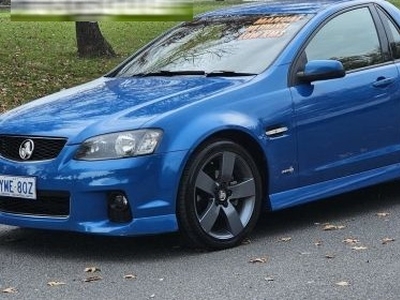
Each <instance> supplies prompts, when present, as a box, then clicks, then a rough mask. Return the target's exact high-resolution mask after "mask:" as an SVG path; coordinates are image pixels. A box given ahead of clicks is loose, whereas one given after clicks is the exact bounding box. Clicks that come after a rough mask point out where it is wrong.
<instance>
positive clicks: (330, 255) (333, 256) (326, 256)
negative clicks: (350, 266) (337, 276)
mask: <svg viewBox="0 0 400 300" xmlns="http://www.w3.org/2000/svg"><path fill="white" fill-rule="evenodd" d="M335 257H336V255H334V254H327V255H325V258H328V259H332V258H335Z"/></svg>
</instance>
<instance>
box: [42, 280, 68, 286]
mask: <svg viewBox="0 0 400 300" xmlns="http://www.w3.org/2000/svg"><path fill="white" fill-rule="evenodd" d="M65 284H66V283H65V282H61V281H50V282H48V283H47V285H48V286H59V285H65Z"/></svg>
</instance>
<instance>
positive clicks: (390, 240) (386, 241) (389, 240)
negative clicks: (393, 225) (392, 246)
mask: <svg viewBox="0 0 400 300" xmlns="http://www.w3.org/2000/svg"><path fill="white" fill-rule="evenodd" d="M394 241H395V239H392V238H389V237H386V238H384V239H382V244H383V245H386V244H387V243H390V242H394Z"/></svg>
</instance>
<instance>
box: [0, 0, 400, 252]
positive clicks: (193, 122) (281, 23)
mask: <svg viewBox="0 0 400 300" xmlns="http://www.w3.org/2000/svg"><path fill="white" fill-rule="evenodd" d="M399 25H400V12H399V10H398V9H397V8H395V7H394V6H393V5H391V4H390V3H389V2H387V1H381V0H349V1H342V0H329V1H328V0H321V1H311V0H304V1H292V0H287V1H275V2H274V1H267V2H264V3H256V2H252V3H250V4H245V5H239V6H234V7H230V8H224V9H221V10H217V11H213V12H209V13H205V14H203V15H200V16H198V17H196V18H194V20H193V21H190V22H186V23H182V24H180V25H178V26H176V27H174V28H173V29H171V30H169V31H168V32H166V33H165V34H163V35H162V36H160V37H159V38H157V39H155V40H154V41H153V42H151V43H150V44H148V45H146V46H145V47H143V48H142V49H140V50H139V51H138V52H137V53H135V54H134V55H133V56H131V57H129V58H128V59H127V60H126V61H124V62H123V63H122V64H121V65H119V66H118V67H116V68H115V69H114V70H112V71H111V72H110V73H108V74H107V75H105V76H103V77H101V78H99V79H96V80H94V81H91V82H89V83H86V84H83V85H80V86H78V87H75V88H71V89H67V90H64V91H61V92H58V93H55V94H52V95H50V96H46V97H44V98H41V99H38V100H36V101H32V102H30V103H28V104H25V105H22V106H20V107H18V108H15V109H13V110H11V111H9V112H7V113H4V114H3V115H1V116H0V155H1V157H0V223H2V224H8V225H14V226H21V227H32V228H42V229H53V230H69V231H77V232H84V233H93V234H103V235H115V236H136V235H144V234H159V233H165V232H175V231H178V230H179V231H180V232H181V234H182V236H183V237H185V238H186V240H187V242H188V244H190V245H192V246H195V247H203V248H207V249H223V248H228V247H232V246H235V245H238V244H239V243H241V241H243V239H244V238H245V237H246V236H247V235H248V234H249V232H250V231H251V230H252V229H253V227H254V226H255V224H256V221H257V219H258V218H259V215H260V212H262V211H263V210H279V209H283V208H287V207H291V206H295V205H299V204H303V203H307V202H310V201H314V200H317V199H321V198H325V197H329V196H332V195H337V194H339V193H343V192H347V191H351V190H354V189H358V188H362V187H365V186H368V185H373V184H377V183H381V182H384V181H388V180H394V179H397V178H400V163H399V162H400V125H399V124H400V123H399V120H400V78H399V72H400V61H399V59H400V30H399V28H400V26H399Z"/></svg>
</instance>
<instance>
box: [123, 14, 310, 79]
mask: <svg viewBox="0 0 400 300" xmlns="http://www.w3.org/2000/svg"><path fill="white" fill-rule="evenodd" d="M309 18H310V16H309V15H262V16H260V15H257V16H255V15H250V16H235V17H232V16H231V17H212V18H210V17H209V18H200V19H198V20H195V21H192V22H187V23H183V24H182V25H180V26H178V27H176V28H174V29H173V30H171V31H170V32H169V33H167V34H166V35H164V36H162V37H161V38H159V39H158V40H156V41H155V42H154V43H152V44H150V45H149V46H148V47H146V48H144V49H143V50H142V51H140V52H139V53H137V54H136V55H135V56H134V57H133V58H132V59H131V60H130V61H129V62H128V63H126V65H125V66H123V67H122V68H121V69H120V70H119V71H118V73H117V75H116V76H121V77H127V76H148V75H152V74H154V75H155V76H173V75H174V74H175V75H202V74H204V75H208V74H214V75H215V74H220V75H221V76H222V75H223V74H225V75H226V76H234V74H239V75H240V74H242V75H247V74H248V75H250V74H259V73H261V72H262V71H264V70H265V69H266V68H267V67H268V66H269V65H270V64H271V63H272V62H273V61H274V60H275V58H276V57H277V56H278V55H279V53H280V52H281V51H282V50H283V49H284V47H285V46H286V45H287V43H288V42H289V41H290V40H291V39H292V38H293V36H294V35H295V34H296V33H297V32H298V30H299V29H300V28H301V27H302V26H303V25H304V23H306V22H307V20H308V19H309Z"/></svg>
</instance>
